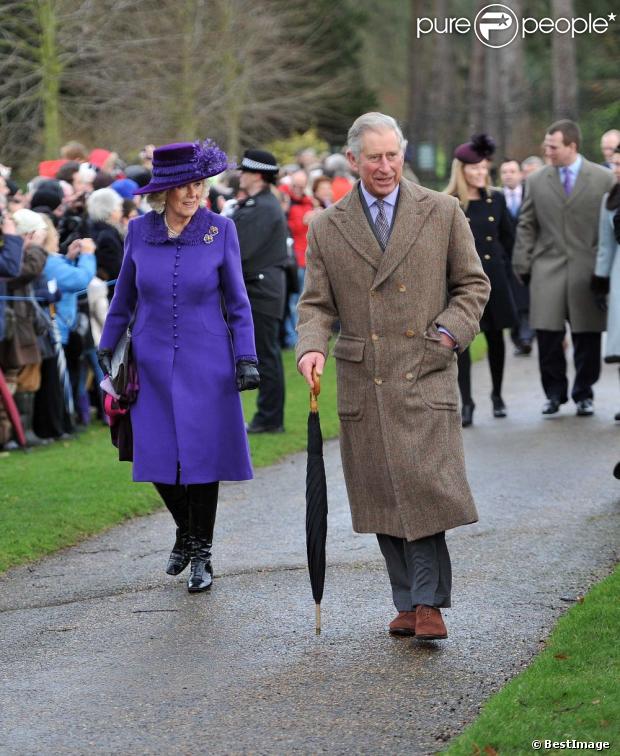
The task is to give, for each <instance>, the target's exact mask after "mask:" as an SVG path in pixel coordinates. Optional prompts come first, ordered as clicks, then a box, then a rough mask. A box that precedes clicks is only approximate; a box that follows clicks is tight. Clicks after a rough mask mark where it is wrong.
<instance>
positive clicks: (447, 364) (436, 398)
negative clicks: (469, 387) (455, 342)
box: [418, 336, 458, 410]
mask: <svg viewBox="0 0 620 756" xmlns="http://www.w3.org/2000/svg"><path fill="white" fill-rule="evenodd" d="M418 386H419V389H420V394H421V395H422V399H423V400H424V402H425V403H426V404H427V405H428V406H429V407H431V408H432V409H450V410H456V409H458V386H457V367H456V352H454V351H452V350H451V349H450V348H449V347H446V346H443V344H441V342H440V341H439V340H437V339H432V338H430V337H428V336H425V338H424V356H423V358H422V365H421V367H420V373H419V375H418Z"/></svg>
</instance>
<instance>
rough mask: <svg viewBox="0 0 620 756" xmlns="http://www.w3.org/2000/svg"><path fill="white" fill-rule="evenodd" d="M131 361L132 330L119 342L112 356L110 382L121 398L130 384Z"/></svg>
mask: <svg viewBox="0 0 620 756" xmlns="http://www.w3.org/2000/svg"><path fill="white" fill-rule="evenodd" d="M130 360H131V328H127V330H126V331H125V333H124V334H123V335H122V336H121V337H120V339H119V340H118V344H117V345H116V347H115V348H114V352H113V354H112V371H111V373H110V381H111V382H112V386H113V387H114V391H116V393H117V394H119V395H120V396H125V394H126V392H127V384H128V382H129V363H130Z"/></svg>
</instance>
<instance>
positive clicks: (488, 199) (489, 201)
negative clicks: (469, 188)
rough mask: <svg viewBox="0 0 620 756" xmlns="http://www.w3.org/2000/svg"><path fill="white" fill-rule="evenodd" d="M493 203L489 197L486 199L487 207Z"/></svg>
mask: <svg viewBox="0 0 620 756" xmlns="http://www.w3.org/2000/svg"><path fill="white" fill-rule="evenodd" d="M492 202H493V200H492V199H491V198H490V197H487V205H490V204H491V203H492Z"/></svg>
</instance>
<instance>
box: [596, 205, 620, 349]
mask: <svg viewBox="0 0 620 756" xmlns="http://www.w3.org/2000/svg"><path fill="white" fill-rule="evenodd" d="M608 196H609V195H608V194H606V195H605V196H604V197H603V202H602V203H601V215H600V225H599V231H598V254H597V256H596V267H595V269H594V273H595V274H596V275H597V276H601V278H609V305H608V309H607V341H606V342H605V362H620V244H618V242H617V241H616V237H615V235H614V215H615V214H616V213H617V212H618V210H608V209H607V198H608Z"/></svg>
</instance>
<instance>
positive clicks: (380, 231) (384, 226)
mask: <svg viewBox="0 0 620 756" xmlns="http://www.w3.org/2000/svg"><path fill="white" fill-rule="evenodd" d="M375 204H376V206H377V207H378V208H379V212H378V213H377V217H376V218H375V228H376V229H377V236H378V238H379V244H381V249H385V248H386V246H387V243H388V238H389V236H390V224H389V223H388V219H387V215H386V214H385V203H384V202H383V200H380V199H378V200H375Z"/></svg>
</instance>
